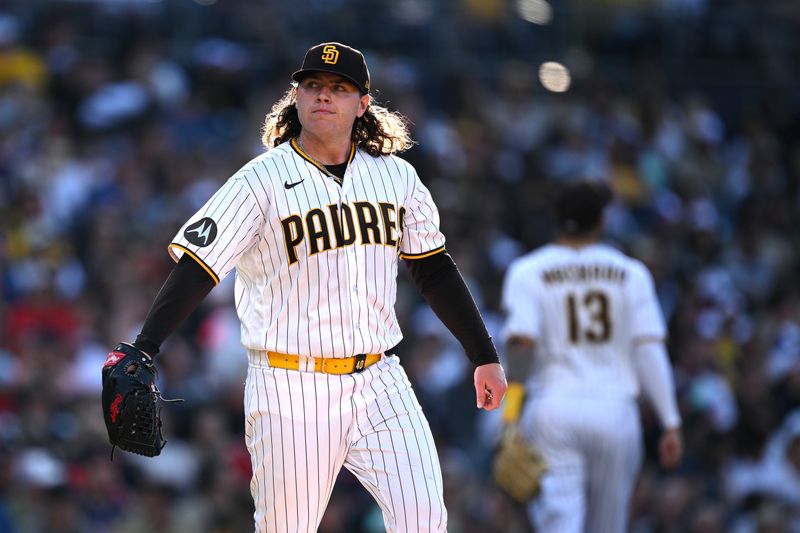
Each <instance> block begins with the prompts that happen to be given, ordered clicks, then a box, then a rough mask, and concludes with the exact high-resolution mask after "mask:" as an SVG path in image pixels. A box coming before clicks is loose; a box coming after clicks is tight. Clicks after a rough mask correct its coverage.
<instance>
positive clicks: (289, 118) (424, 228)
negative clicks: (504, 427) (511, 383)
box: [126, 42, 506, 532]
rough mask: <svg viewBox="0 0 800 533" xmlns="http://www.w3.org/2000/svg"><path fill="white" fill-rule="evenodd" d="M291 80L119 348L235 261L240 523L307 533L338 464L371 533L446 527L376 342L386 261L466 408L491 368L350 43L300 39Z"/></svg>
mask: <svg viewBox="0 0 800 533" xmlns="http://www.w3.org/2000/svg"><path fill="white" fill-rule="evenodd" d="M292 79H293V80H294V83H293V84H292V87H291V88H290V89H289V90H288V92H287V93H286V94H285V95H284V97H283V98H282V99H281V100H280V101H278V102H277V103H276V104H275V105H274V107H273V108H272V110H271V112H270V113H269V114H268V115H267V117H266V120H265V123H264V128H263V142H264V144H265V146H266V147H267V151H266V152H265V153H264V154H262V155H260V156H258V157H256V158H255V159H253V160H252V161H250V162H249V163H247V164H246V165H244V166H243V167H242V168H241V169H240V170H239V171H238V172H236V173H235V174H234V175H233V176H232V177H231V178H230V179H228V180H227V182H226V183H225V184H224V185H223V186H222V187H221V188H220V189H219V190H218V191H217V192H216V193H215V194H214V195H213V196H212V197H211V198H210V199H209V200H208V202H207V203H206V204H205V205H204V206H203V207H202V208H201V209H200V210H199V211H198V212H197V213H196V214H195V215H194V216H192V217H191V218H190V219H189V220H188V221H187V222H186V224H185V225H184V226H183V227H182V228H181V229H180V230H179V231H178V233H177V235H176V236H175V238H174V240H173V241H172V243H171V244H170V245H169V251H170V253H171V255H172V257H173V258H174V259H175V260H176V262H177V264H176V266H175V268H174V270H173V271H172V272H171V274H170V275H169V277H168V279H167V280H166V282H165V284H164V286H163V287H162V289H161V291H160V292H159V294H158V295H157V297H156V299H155V302H154V303H153V305H152V308H151V310H150V312H149V313H148V316H147V318H146V319H145V323H144V325H143V328H142V332H141V334H140V335H139V336H138V337H137V339H136V341H135V343H134V346H135V347H136V348H137V349H139V350H141V351H143V352H145V353H146V354H149V355H155V354H156V353H158V350H159V347H160V345H161V343H162V342H163V341H164V339H166V337H167V336H168V335H169V334H170V333H171V332H173V331H174V330H175V329H176V328H177V326H178V325H179V324H180V323H181V322H182V321H183V320H184V319H185V318H186V316H187V315H189V313H191V312H192V310H193V309H194V308H195V307H196V306H197V305H198V304H199V303H200V301H201V300H202V299H203V298H204V297H205V295H206V294H207V293H208V292H209V291H210V290H211V288H212V287H213V286H214V285H216V284H217V283H218V282H219V281H220V280H221V279H222V278H224V277H225V276H226V275H228V274H229V273H230V272H231V271H232V270H233V269H234V268H235V269H236V283H235V301H236V310H237V313H238V315H239V318H240V320H241V337H242V343H243V345H244V346H245V348H246V350H247V357H248V359H249V366H248V372H247V380H246V389H245V398H244V403H245V406H244V408H245V415H246V427H245V433H246V444H247V448H248V450H249V452H250V455H251V459H252V467H253V477H252V482H251V491H252V495H253V498H254V500H255V525H256V530H257V531H259V532H267V531H270V532H297V531H316V529H317V527H318V525H319V523H320V520H321V518H322V515H323V513H324V511H325V507H326V504H327V502H328V499H329V498H330V495H331V492H332V490H333V485H334V481H335V480H336V477H337V473H338V472H339V470H340V469H341V468H342V466H344V467H345V468H347V469H348V470H350V471H351V472H352V473H353V474H354V475H355V476H356V477H357V478H358V479H359V480H360V481H361V483H362V484H363V485H364V487H365V488H366V489H367V491H369V492H370V493H371V494H372V496H373V497H374V498H375V500H376V501H377V503H378V504H379V506H380V508H381V510H382V511H383V518H384V521H385V524H386V529H387V530H388V531H397V532H407V531H445V529H446V524H447V512H446V510H445V506H444V501H443V494H442V492H443V491H442V475H441V470H440V466H439V461H438V458H437V454H436V450H435V448H434V441H433V437H432V435H431V430H430V428H429V426H428V423H427V421H426V419H425V416H424V415H423V413H422V412H421V410H420V405H419V403H418V401H417V398H416V396H415V394H414V392H413V391H412V389H411V385H410V383H409V380H408V377H407V376H406V373H405V371H404V370H403V368H402V367H401V366H400V364H399V361H398V358H397V357H396V356H395V355H392V352H391V349H392V347H393V346H395V345H396V344H397V343H398V342H400V339H401V338H402V334H401V332H400V329H399V327H398V323H397V318H396V316H395V311H394V304H395V298H396V289H397V286H396V276H397V268H398V263H399V259H404V260H405V261H406V264H407V265H408V267H409V269H410V272H411V275H412V277H413V279H414V281H415V283H416V284H417V286H418V287H419V289H420V291H421V292H422V294H423V295H424V296H425V298H426V299H427V301H428V302H429V304H430V305H431V307H432V309H433V310H434V311H435V312H436V314H437V316H438V317H439V318H440V319H441V320H442V321H443V322H444V324H445V325H446V326H447V327H448V328H449V329H450V331H452V332H453V334H454V335H455V336H456V337H457V338H458V339H459V341H460V342H461V343H462V344H463V346H464V349H465V351H466V354H467V356H468V357H469V358H470V360H471V361H472V362H473V363H474V364H475V372H474V384H475V391H476V403H477V406H478V408H483V409H486V410H492V409H495V408H497V407H498V406H499V405H500V401H501V399H502V398H503V395H504V393H505V389H506V381H505V376H504V372H503V369H502V367H501V366H500V364H499V363H498V356H497V353H496V350H495V348H494V345H493V343H492V340H491V338H490V336H489V334H488V333H487V330H486V328H485V326H484V324H483V321H482V318H481V316H480V314H479V312H478V310H477V308H476V306H475V303H474V302H473V300H472V297H471V295H470V293H469V291H468V289H467V287H466V285H465V283H464V281H463V279H462V277H461V275H460V273H459V272H458V269H457V268H456V266H455V264H454V263H453V260H452V259H451V257H450V256H449V255H448V253H447V252H446V250H445V238H444V235H442V232H441V231H440V229H439V214H438V212H437V208H436V205H435V204H434V202H433V199H432V198H431V195H430V193H429V191H428V189H427V188H426V187H425V186H424V185H423V184H422V182H421V181H420V178H419V177H418V176H417V173H416V171H415V170H414V168H413V167H412V166H411V165H409V164H408V163H407V162H405V161H404V160H402V159H400V158H399V157H397V156H396V155H394V154H395V153H396V152H399V151H402V150H404V149H406V148H409V147H410V146H411V143H412V141H411V139H410V137H409V133H408V130H407V127H406V122H405V120H404V119H403V117H402V116H401V115H399V114H396V113H393V112H390V111H388V110H387V109H385V108H383V107H381V106H378V105H376V104H375V103H373V102H371V100H370V93H369V91H370V76H369V71H368V69H367V64H366V62H365V60H364V56H363V55H362V53H361V52H359V51H358V50H355V49H353V48H351V47H348V46H345V45H343V44H340V43H333V42H329V43H322V44H319V45H316V46H313V47H312V48H310V49H309V50H308V51H307V53H306V55H305V58H304V60H303V63H302V67H301V68H300V69H299V70H298V71H296V72H295V73H294V74H293V76H292ZM126 349H127V348H126Z"/></svg>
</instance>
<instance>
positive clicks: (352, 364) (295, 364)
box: [267, 352, 383, 374]
mask: <svg viewBox="0 0 800 533" xmlns="http://www.w3.org/2000/svg"><path fill="white" fill-rule="evenodd" d="M381 355H383V354H379V353H368V354H359V355H354V356H353V357H311V358H310V359H313V360H314V372H323V373H325V374H352V373H353V372H361V371H362V370H364V369H365V368H367V367H368V366H372V365H374V364H375V363H377V362H378V361H380V359H381ZM267 358H268V359H269V366H271V367H274V368H285V369H286V370H300V356H299V355H292V354H288V353H278V352H267ZM309 370H310V368H309Z"/></svg>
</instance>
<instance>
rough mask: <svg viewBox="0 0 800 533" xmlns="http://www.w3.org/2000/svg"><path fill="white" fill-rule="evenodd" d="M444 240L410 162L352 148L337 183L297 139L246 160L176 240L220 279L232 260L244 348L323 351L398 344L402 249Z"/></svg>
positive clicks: (422, 250) (177, 250)
mask: <svg viewBox="0 0 800 533" xmlns="http://www.w3.org/2000/svg"><path fill="white" fill-rule="evenodd" d="M443 249H444V236H443V235H442V233H441V231H440V230H439V214H438V211H437V209H436V206H435V205H434V203H433V201H432V199H431V196H430V193H429V191H428V189H427V188H426V187H425V186H424V185H423V184H422V182H421V181H420V179H419V177H418V176H417V174H416V171H415V170H414V168H413V167H412V166H411V165H409V164H408V163H407V162H405V161H404V160H402V159H400V158H398V157H396V156H383V157H372V156H370V155H368V154H366V153H364V152H362V151H360V150H355V149H353V150H351V155H350V164H349V165H348V167H347V171H346V172H345V176H344V180H343V183H342V185H339V184H337V183H336V182H335V181H334V180H333V179H331V177H330V176H329V175H328V174H327V172H326V171H325V170H324V169H323V168H321V167H319V166H318V165H317V164H316V163H315V162H314V161H313V160H312V159H311V158H309V157H308V156H307V155H306V154H304V153H303V152H302V150H300V148H299V147H298V146H297V145H296V144H295V143H294V142H291V143H284V144H282V145H280V146H278V147H276V148H274V149H272V150H270V151H268V152H267V153H265V154H263V155H261V156H259V157H257V158H255V159H253V160H252V161H250V162H249V163H248V164H247V165H245V166H244V167H242V169H241V170H239V171H238V172H237V173H236V174H235V175H234V176H232V177H231V178H230V179H229V180H228V181H227V182H226V183H225V184H224V185H223V186H222V187H221V188H220V189H219V190H218V191H217V192H216V193H215V194H214V196H213V197H212V198H211V199H209V201H208V202H207V203H206V204H205V205H204V206H203V207H202V208H201V209H200V210H199V211H198V212H197V213H195V214H194V215H193V216H192V217H191V218H190V219H189V221H187V223H186V224H185V225H184V226H183V227H182V228H181V229H180V231H179V232H178V234H177V235H176V236H175V238H174V239H173V242H172V243H171V244H170V253H171V254H172V256H173V258H174V259H176V260H177V259H179V258H180V256H181V255H182V254H183V253H188V254H190V255H191V256H192V257H193V258H194V259H195V260H197V261H198V262H199V263H200V264H201V265H202V266H203V267H204V268H205V269H206V270H207V271H208V272H209V274H211V276H212V277H213V278H214V279H215V281H217V282H218V281H219V280H220V279H222V278H224V277H225V276H226V275H227V274H228V273H229V272H230V271H231V270H233V268H234V267H235V268H236V270H237V276H236V288H235V299H236V309H237V313H238V314H239V318H240V319H241V322H242V343H243V344H244V345H245V346H246V347H248V348H251V349H254V350H271V351H276V352H282V353H295V354H308V355H317V356H328V357H349V356H352V355H354V354H358V353H379V352H383V351H385V350H387V349H389V348H391V347H392V346H395V345H396V344H397V343H398V342H399V341H400V339H401V338H402V335H401V332H400V328H399V326H398V324H397V318H396V316H395V312H394V304H395V298H396V292H397V291H396V278H397V265H398V259H399V258H400V257H403V258H422V257H426V256H428V255H432V254H434V253H438V252H441V251H442V250H443Z"/></svg>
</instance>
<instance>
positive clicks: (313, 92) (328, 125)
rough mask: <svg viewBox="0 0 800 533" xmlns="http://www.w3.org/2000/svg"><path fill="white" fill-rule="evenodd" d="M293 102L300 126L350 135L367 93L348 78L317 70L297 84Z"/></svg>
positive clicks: (366, 102) (316, 131)
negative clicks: (363, 92) (363, 93)
mask: <svg viewBox="0 0 800 533" xmlns="http://www.w3.org/2000/svg"><path fill="white" fill-rule="evenodd" d="M295 105H296V106H297V116H298V118H299V119H300V124H301V125H302V126H303V130H305V131H307V132H308V133H312V134H314V135H317V136H320V137H323V138H326V137H331V136H341V135H346V136H347V137H348V138H349V137H350V132H351V131H352V129H353V122H355V120H356V118H357V117H360V116H361V115H363V114H364V112H365V111H366V110H367V106H369V95H362V94H361V92H360V91H359V90H358V87H356V86H355V85H354V84H353V83H351V82H350V81H348V80H347V78H343V77H342V76H339V75H337V74H328V73H323V72H319V73H313V74H309V75H308V76H306V77H305V78H303V79H302V80H301V81H300V82H299V83H298V84H297V90H296V95H295Z"/></svg>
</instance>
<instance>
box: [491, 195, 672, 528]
mask: <svg viewBox="0 0 800 533" xmlns="http://www.w3.org/2000/svg"><path fill="white" fill-rule="evenodd" d="M610 198H611V193H610V191H609V189H608V188H607V187H605V186H604V185H601V184H595V183H586V182H580V183H575V184H571V185H568V186H567V187H565V188H564V190H563V192H562V194H561V195H560V197H559V199H558V202H557V206H556V211H557V217H558V224H559V229H560V237H559V238H558V240H557V241H556V242H554V243H552V244H549V245H546V246H544V247H542V248H540V249H538V250H536V251H534V252H532V253H529V254H527V255H525V256H523V257H520V258H518V259H517V260H515V261H514V262H513V263H512V264H511V266H510V267H509V269H508V273H507V276H506V279H505V283H504V288H503V305H504V307H505V310H506V311H507V322H506V324H505V328H504V336H505V339H506V353H507V359H508V361H507V368H508V376H509V380H510V385H509V390H508V393H507V398H506V404H505V409H504V413H503V416H504V420H505V421H506V422H507V423H510V424H514V423H519V426H520V430H521V432H522V434H523V435H524V436H525V438H526V439H528V440H529V441H530V442H531V443H533V445H534V448H536V449H537V450H538V451H539V453H540V454H541V455H542V457H543V459H544V461H545V463H546V464H547V466H548V471H547V472H546V474H545V475H544V477H543V478H542V489H541V493H540V495H539V497H538V498H536V499H535V500H534V501H532V502H531V503H530V504H529V515H530V518H531V520H532V522H533V524H534V526H535V527H536V530H537V531H542V532H548V533H568V532H575V533H578V532H583V531H586V532H608V533H612V532H614V533H617V532H623V531H625V530H626V525H627V517H628V505H629V500H630V496H631V491H632V489H633V485H634V482H635V480H636V477H637V474H638V472H639V468H640V466H641V460H642V435H641V426H640V421H639V412H638V406H637V403H636V398H637V396H638V394H639V392H640V390H643V391H644V393H645V394H646V395H647V397H648V398H649V400H650V401H651V403H652V405H653V406H654V408H655V411H656V413H657V414H658V417H659V420H660V422H661V425H662V427H663V434H662V437H661V440H660V448H659V452H660V459H661V463H662V465H663V466H665V467H674V466H676V465H677V464H678V463H679V462H680V459H681V456H682V453H683V445H682V440H681V436H680V423H681V420H680V417H679V414H678V410H677V406H676V400H675V393H674V385H673V378H672V370H671V367H670V365H669V360H668V357H667V352H666V349H665V347H664V337H665V335H666V327H665V323H664V318H663V316H662V313H661V311H660V309H659V305H658V302H657V300H656V294H655V290H654V284H653V279H652V276H651V275H650V273H649V272H648V270H647V269H646V267H645V266H644V265H643V264H642V263H641V262H639V261H637V260H635V259H632V258H629V257H627V256H625V255H624V254H622V253H621V252H619V251H617V250H616V249H614V248H611V247H610V246H607V245H604V244H600V242H599V239H600V235H601V231H602V218H603V217H602V213H603V209H604V207H605V206H606V204H607V203H608V201H609V200H610ZM526 376H529V377H528V378H527V383H526V385H524V386H523V385H522V382H524V381H526ZM526 395H527V400H526V401H525V404H524V409H522V416H521V418H519V417H520V408H521V406H522V398H523V397H524V396H526Z"/></svg>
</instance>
